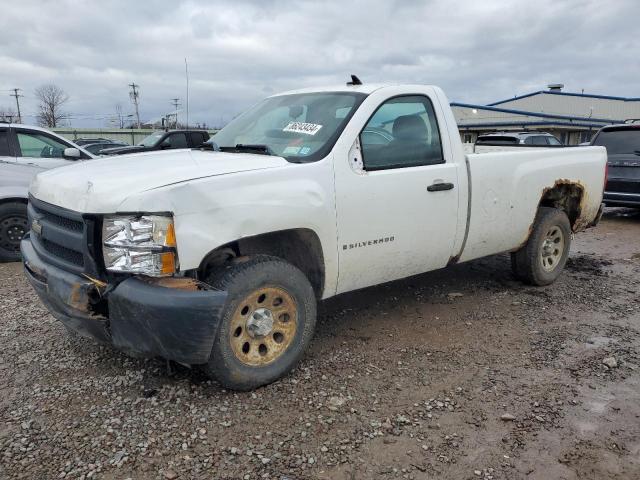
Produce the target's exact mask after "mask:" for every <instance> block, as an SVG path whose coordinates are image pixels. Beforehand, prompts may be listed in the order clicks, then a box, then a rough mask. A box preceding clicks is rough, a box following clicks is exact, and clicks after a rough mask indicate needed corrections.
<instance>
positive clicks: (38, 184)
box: [29, 150, 289, 213]
mask: <svg viewBox="0 0 640 480" xmlns="http://www.w3.org/2000/svg"><path fill="white" fill-rule="evenodd" d="M286 165H289V163H288V162H287V161H286V160H285V159H284V158H281V157H274V156H268V155H256V154H249V153H222V152H212V151H201V150H171V151H164V152H149V153H136V154H132V155H122V156H118V157H104V158H98V159H95V160H88V161H82V162H80V161H79V162H78V163H77V164H75V165H71V166H68V167H62V168H55V169H52V170H48V171H45V172H42V173H40V174H38V175H37V176H36V177H35V179H34V180H33V182H32V183H31V187H30V190H29V191H30V193H31V195H33V196H34V197H36V198H37V199H39V200H42V201H44V202H47V203H51V204H53V205H58V206H60V207H63V208H68V209H70V210H74V211H76V212H82V213H112V212H116V211H117V209H118V206H119V205H121V204H122V202H123V201H124V200H125V199H126V198H127V197H128V196H130V195H133V194H139V193H141V192H144V191H147V190H152V189H155V188H159V187H163V186H165V185H170V184H174V183H181V182H186V181H189V180H194V179H198V178H204V177H212V176H217V175H226V174H228V173H236V172H246V171H250V170H261V169H265V168H275V167H283V166H286Z"/></svg>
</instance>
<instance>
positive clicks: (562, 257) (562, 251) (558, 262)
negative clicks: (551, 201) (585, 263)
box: [511, 207, 571, 285]
mask: <svg viewBox="0 0 640 480" xmlns="http://www.w3.org/2000/svg"><path fill="white" fill-rule="evenodd" d="M570 247H571V225H570V224H569V218H568V217H567V214H566V213H565V212H564V211H562V210H559V209H557V208H549V207H540V209H539V210H538V214H537V215H536V219H535V221H534V227H533V231H532V232H531V235H530V236H529V240H528V241H527V243H526V244H525V246H524V247H522V248H521V249H520V250H518V251H517V252H515V253H512V254H511V265H512V268H513V272H514V273H515V274H516V276H517V277H519V278H520V279H521V280H523V281H525V282H527V283H530V284H532V285H549V284H550V283H553V282H554V281H555V280H556V279H557V278H558V277H559V276H560V273H562V269H563V268H564V266H565V264H566V263H567V257H568V256H569V248H570Z"/></svg>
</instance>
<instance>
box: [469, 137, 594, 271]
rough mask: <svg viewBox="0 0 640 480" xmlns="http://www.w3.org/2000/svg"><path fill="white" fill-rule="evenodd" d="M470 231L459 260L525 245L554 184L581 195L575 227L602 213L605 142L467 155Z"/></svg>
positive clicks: (584, 224)
mask: <svg viewBox="0 0 640 480" xmlns="http://www.w3.org/2000/svg"><path fill="white" fill-rule="evenodd" d="M466 164H467V170H468V173H469V178H470V184H469V193H470V195H469V202H468V206H467V208H468V212H467V230H466V238H465V241H464V244H463V249H462V252H461V255H460V257H459V261H466V260H472V259H474V258H479V257H483V256H486V255H492V254H495V253H499V252H507V251H514V250H517V249H519V248H520V247H521V246H522V245H523V244H524V243H525V242H526V241H527V239H528V238H529V233H530V229H531V227H532V222H533V220H534V218H535V214H536V210H537V208H538V205H539V204H540V202H541V199H542V198H543V197H544V196H545V194H546V193H547V192H549V191H550V190H551V189H553V188H554V187H559V188H565V189H570V190H572V191H574V192H576V194H577V198H576V201H577V202H579V205H580V209H579V211H580V213H579V216H578V217H577V218H575V219H570V220H571V221H572V228H573V230H574V231H579V230H582V229H584V228H586V227H587V226H588V225H589V224H590V223H591V222H592V221H593V220H594V219H595V218H596V216H597V214H598V210H599V208H600V204H601V202H602V193H601V192H602V185H603V183H604V181H605V165H606V151H605V149H604V148H600V147H581V148H534V149H526V150H525V149H517V150H516V149H509V150H503V151H495V152H487V153H474V154H467V155H466Z"/></svg>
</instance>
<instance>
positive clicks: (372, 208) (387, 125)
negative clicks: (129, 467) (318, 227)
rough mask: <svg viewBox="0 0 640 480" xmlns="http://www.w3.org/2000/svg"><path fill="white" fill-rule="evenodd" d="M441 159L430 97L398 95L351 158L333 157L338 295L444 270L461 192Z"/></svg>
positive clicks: (452, 167)
mask: <svg viewBox="0 0 640 480" xmlns="http://www.w3.org/2000/svg"><path fill="white" fill-rule="evenodd" d="M445 152H447V150H443V148H442V142H441V132H440V128H439V125H438V120H437V118H436V114H435V112H434V107H433V104H432V103H431V100H430V98H429V97H428V96H427V95H401V96H397V97H392V98H390V99H387V100H386V101H384V102H383V103H382V104H380V105H379V106H378V107H377V109H376V110H375V111H374V112H373V114H372V115H371V117H370V118H369V120H368V121H367V123H366V125H365V126H364V128H363V129H362V130H361V131H360V134H359V135H358V138H357V140H356V142H355V143H354V145H353V147H352V148H351V150H350V151H349V155H346V152H344V155H342V154H340V155H339V157H338V156H336V158H335V159H334V162H335V168H336V175H335V185H336V213H337V221H338V258H339V274H338V293H341V292H345V291H349V290H355V289H357V288H363V287H367V286H370V285H376V284H379V283H384V282H388V281H391V280H395V279H398V278H404V277H408V276H410V275H415V274H418V273H422V272H426V271H429V270H435V269H438V268H442V267H444V266H446V265H447V263H448V262H449V259H450V257H451V256H452V255H453V248H454V244H455V240H456V230H457V223H458V192H459V190H460V189H459V185H458V167H457V164H455V163H454V162H452V158H451V153H450V152H447V153H445ZM447 157H448V158H447Z"/></svg>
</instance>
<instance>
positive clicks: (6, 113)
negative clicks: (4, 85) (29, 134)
mask: <svg viewBox="0 0 640 480" xmlns="http://www.w3.org/2000/svg"><path fill="white" fill-rule="evenodd" d="M17 120H18V114H17V113H16V111H15V110H14V109H13V108H11V107H0V122H9V123H13V122H16V121H17Z"/></svg>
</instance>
